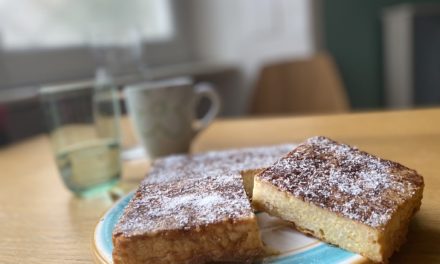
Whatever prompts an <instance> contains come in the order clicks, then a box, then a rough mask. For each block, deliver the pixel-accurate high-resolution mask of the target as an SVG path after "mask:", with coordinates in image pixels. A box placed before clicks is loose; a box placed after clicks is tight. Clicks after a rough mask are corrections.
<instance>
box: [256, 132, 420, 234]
mask: <svg viewBox="0 0 440 264" xmlns="http://www.w3.org/2000/svg"><path fill="white" fill-rule="evenodd" d="M259 178H260V179H261V180H263V181H267V182H270V183H272V184H273V185H275V186H276V187H278V188H279V189H281V190H283V191H288V192H290V193H292V194H293V195H294V196H296V197H299V198H301V199H302V200H304V201H307V202H310V203H313V204H315V205H317V206H320V207H322V208H326V209H329V210H331V211H333V212H336V213H340V214H342V215H343V216H346V217H348V218H350V219H352V220H356V221H359V222H362V223H364V224H367V225H370V226H372V227H381V226H383V225H384V224H386V223H387V222H388V221H389V220H390V219H391V216H392V213H393V212H395V211H396V210H397V208H398V206H399V205H400V204H402V203H403V202H404V201H406V200H407V199H409V198H410V197H411V196H412V195H414V193H415V192H416V191H417V190H418V189H419V188H421V187H422V186H423V178H422V177H421V176H420V175H418V174H417V172H415V171H414V170H411V169H408V168H406V167H404V166H402V165H400V164H398V163H395V162H392V161H388V160H383V159H380V158H377V157H375V156H372V155H370V154H368V153H365V152H363V151H360V150H358V149H357V148H353V147H350V146H348V145H345V144H339V143H337V142H335V141H332V140H330V139H328V138H325V137H314V138H311V139H309V140H307V141H306V143H304V144H301V145H299V146H298V147H297V148H296V149H295V150H294V151H292V152H291V153H289V154H288V155H287V156H285V157H284V158H282V159H280V160H279V161H277V162H276V163H275V165H273V166H271V167H270V168H268V169H267V170H265V171H264V172H263V173H262V174H260V175H259Z"/></svg>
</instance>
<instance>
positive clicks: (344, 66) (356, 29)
mask: <svg viewBox="0 0 440 264" xmlns="http://www.w3.org/2000/svg"><path fill="white" fill-rule="evenodd" d="M427 2H434V3H439V2H440V1H438V0H434V1H426V0H425V1H418V0H368V1H352V0H329V1H323V4H324V6H323V15H324V18H323V25H324V40H325V41H324V42H325V46H326V48H327V49H328V50H329V51H330V53H331V54H332V55H333V56H334V57H335V59H336V62H337V64H338V66H339V68H340V71H341V73H342V78H343V81H344V84H345V86H346V87H347V90H348V94H349V97H350V101H351V103H352V106H353V108H355V109H369V108H378V107H383V106H384V85H383V56H382V52H383V51H382V26H381V12H382V10H383V8H385V7H387V6H391V5H396V4H402V3H427Z"/></svg>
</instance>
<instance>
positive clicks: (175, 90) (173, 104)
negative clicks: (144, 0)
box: [124, 77, 220, 159]
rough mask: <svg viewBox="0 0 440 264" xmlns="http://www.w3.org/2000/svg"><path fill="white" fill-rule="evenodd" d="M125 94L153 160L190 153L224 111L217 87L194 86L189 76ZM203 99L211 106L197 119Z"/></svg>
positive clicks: (128, 88) (133, 87) (133, 88)
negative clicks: (205, 130)
mask: <svg viewBox="0 0 440 264" xmlns="http://www.w3.org/2000/svg"><path fill="white" fill-rule="evenodd" d="M124 95H125V100H126V103H127V107H128V112H129V115H130V118H131V121H132V125H133V126H134V131H135V133H136V135H137V137H138V139H139V141H140V142H141V143H142V144H143V146H144V149H145V152H146V154H147V155H148V156H149V158H150V159H154V158H157V157H161V156H165V155H169V154H174V153H186V152H188V151H189V148H190V145H191V141H192V139H193V138H194V136H195V135H196V134H197V133H198V132H200V131H201V130H203V129H204V128H206V127H207V126H208V125H209V124H210V123H211V122H212V121H213V120H214V118H215V117H216V116H217V114H218V112H219V110H220V98H219V96H218V94H217V92H216V91H215V90H214V88H213V86H212V85H211V84H208V83H197V84H194V83H193V81H192V80H191V78H187V77H181V78H175V79H169V80H163V81H154V82H145V83H139V84H134V85H129V86H126V87H125V89H124ZM203 97H206V98H208V99H209V100H210V101H211V104H210V105H211V106H210V109H209V110H208V111H207V113H206V114H205V115H204V117H202V118H200V119H197V118H196V106H197V105H198V103H199V102H200V99H202V98H203Z"/></svg>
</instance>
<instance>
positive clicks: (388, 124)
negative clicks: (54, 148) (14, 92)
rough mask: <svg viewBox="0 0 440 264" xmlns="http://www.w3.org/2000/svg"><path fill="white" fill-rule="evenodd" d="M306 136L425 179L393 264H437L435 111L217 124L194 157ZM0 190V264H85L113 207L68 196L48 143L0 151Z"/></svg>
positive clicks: (140, 166)
mask: <svg viewBox="0 0 440 264" xmlns="http://www.w3.org/2000/svg"><path fill="white" fill-rule="evenodd" d="M313 135H326V136H329V137H332V138H334V139H336V140H340V141H343V142H346V143H349V144H354V145H357V146H358V147H360V148H362V149H364V150H366V151H369V152H372V153H374V154H377V155H379V156H381V157H384V158H388V159H392V160H396V161H399V162H401V163H403V164H405V165H407V166H409V167H411V168H415V169H417V170H418V171H419V172H420V173H421V174H422V175H423V176H424V177H425V183H426V188H425V192H424V199H423V204H422V208H421V210H420V212H419V213H418V214H417V216H416V217H415V219H414V220H413V221H412V223H411V228H410V232H409V235H408V243H406V244H405V246H404V247H403V249H402V250H401V251H400V252H399V253H397V254H395V256H394V257H393V258H392V262H394V263H416V262H417V263H440V200H439V193H440V109H428V110H417V111H401V112H385V113H382V112H377V113H366V114H349V115H334V116H318V117H293V118H292V117H283V118H264V119H236V120H220V121H217V122H216V123H214V124H213V125H212V126H211V127H209V128H208V129H207V130H206V131H205V132H204V133H202V134H201V135H200V136H199V137H198V138H197V140H196V141H195V142H194V145H193V151H204V150H210V149H223V148H228V147H241V146H253V145H262V144H272V143H282V142H299V141H302V140H304V139H305V138H307V137H310V136H313ZM125 168H126V170H125V173H124V181H123V187H124V188H125V189H129V188H134V186H135V185H136V183H137V182H138V181H139V180H140V179H141V178H142V176H143V175H144V173H145V171H146V169H147V165H146V163H145V161H138V162H131V163H127V164H126V166H125ZM0 186H1V187H0V263H90V262H91V261H92V254H91V238H92V233H93V229H94V226H95V224H96V222H97V221H98V219H99V217H100V216H101V215H102V214H103V213H104V212H105V210H106V209H107V208H109V206H111V204H112V200H111V199H110V197H109V196H108V195H103V196H101V197H97V198H94V199H87V200H81V199H79V198H76V197H74V196H73V195H72V194H71V193H70V192H68V191H67V190H66V189H65V188H64V186H63V184H62V182H61V179H60V177H59V176H58V173H57V171H56V168H55V164H54V161H53V158H52V153H51V149H50V146H49V142H48V139H47V137H45V136H39V137H35V138H32V139H30V140H27V141H25V142H22V143H19V144H16V145H13V146H11V147H8V148H6V149H2V150H0Z"/></svg>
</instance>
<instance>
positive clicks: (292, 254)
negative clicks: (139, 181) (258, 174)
mask: <svg viewBox="0 0 440 264" xmlns="http://www.w3.org/2000/svg"><path fill="white" fill-rule="evenodd" d="M133 194H134V192H131V193H129V194H127V195H126V196H124V197H123V198H121V199H120V200H119V201H117V202H116V203H115V204H114V205H113V206H112V207H111V208H110V209H109V210H108V211H107V213H106V214H105V215H104V216H103V217H102V218H101V219H100V221H99V223H98V224H97V226H96V228H95V233H94V239H93V249H94V253H95V258H96V259H97V260H99V261H100V262H102V263H106V264H112V263H113V260H112V251H113V242H112V231H113V228H114V227H115V225H116V223H117V222H118V219H119V217H120V216H121V215H122V213H123V211H124V208H125V206H126V205H127V204H128V202H129V201H130V199H131V197H132V196H133ZM257 217H258V221H259V224H260V226H262V228H261V232H262V238H263V241H264V242H265V244H266V245H269V246H270V247H271V248H274V249H275V250H278V251H280V252H281V254H280V255H277V256H274V257H270V258H266V259H264V260H263V263H276V264H287V263H289V264H299V263H322V264H333V263H354V262H360V261H363V260H365V259H364V258H363V257H361V256H359V255H356V254H354V253H351V252H348V251H345V250H343V249H340V248H337V247H334V246H331V245H328V244H326V243H323V242H320V241H318V240H316V239H312V238H309V237H307V236H305V235H303V234H301V233H299V232H297V231H296V230H294V229H292V228H291V227H287V226H286V225H280V224H279V223H280V220H278V219H276V218H273V217H270V216H268V215H267V214H264V213H259V214H257Z"/></svg>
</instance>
